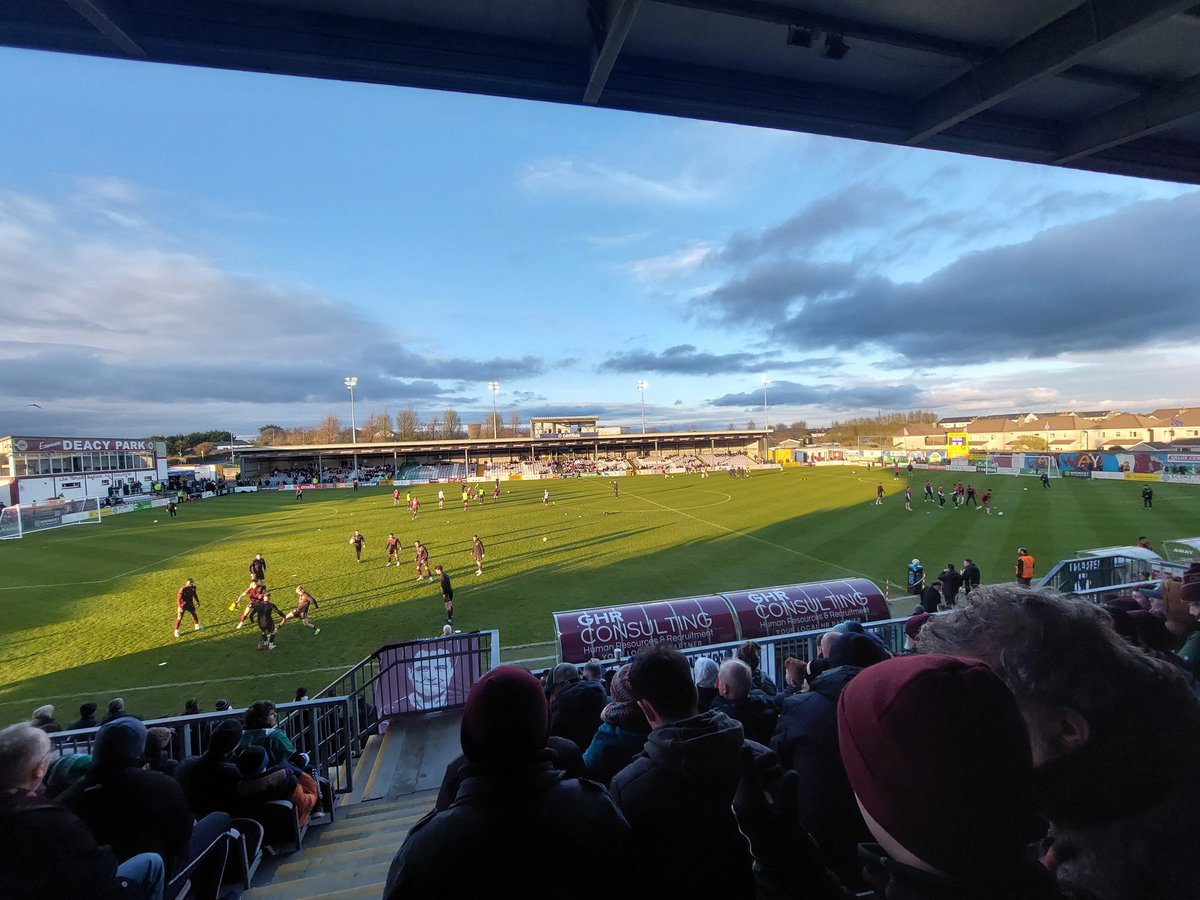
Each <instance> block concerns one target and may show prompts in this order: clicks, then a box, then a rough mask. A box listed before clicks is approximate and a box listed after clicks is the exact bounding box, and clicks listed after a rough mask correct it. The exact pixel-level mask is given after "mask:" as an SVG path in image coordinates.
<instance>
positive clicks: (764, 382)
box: [762, 375, 771, 428]
mask: <svg viewBox="0 0 1200 900" xmlns="http://www.w3.org/2000/svg"><path fill="white" fill-rule="evenodd" d="M770 384H771V378H770V376H769V375H764V376H763V377H762V386H763V427H764V428H765V427H766V426H767V421H766V420H767V387H768V386H769V385H770Z"/></svg>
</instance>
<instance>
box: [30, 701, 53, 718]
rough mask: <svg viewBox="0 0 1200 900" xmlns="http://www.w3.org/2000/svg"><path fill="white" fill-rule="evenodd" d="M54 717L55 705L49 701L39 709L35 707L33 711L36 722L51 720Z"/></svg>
mask: <svg viewBox="0 0 1200 900" xmlns="http://www.w3.org/2000/svg"><path fill="white" fill-rule="evenodd" d="M53 718H54V707H53V705H51V704H49V703H47V704H46V705H45V706H39V707H38V708H37V709H35V710H34V711H33V720H34V721H35V722H37V721H42V722H49V721H50V720H51V719H53Z"/></svg>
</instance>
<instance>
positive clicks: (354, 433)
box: [343, 375, 358, 481]
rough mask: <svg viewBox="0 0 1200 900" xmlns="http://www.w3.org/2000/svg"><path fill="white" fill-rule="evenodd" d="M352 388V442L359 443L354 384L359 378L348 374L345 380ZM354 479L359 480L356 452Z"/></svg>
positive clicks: (347, 385)
mask: <svg viewBox="0 0 1200 900" xmlns="http://www.w3.org/2000/svg"><path fill="white" fill-rule="evenodd" d="M343 383H344V384H345V385H346V387H348V388H349V389H350V443H351V444H357V443H358V428H357V427H356V426H355V423H354V386H355V385H356V384H358V378H357V377H355V376H354V375H347V376H346V380H345V381H344V382H343ZM354 480H355V481H358V453H357V451H356V452H355V453H354Z"/></svg>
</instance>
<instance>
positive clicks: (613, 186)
mask: <svg viewBox="0 0 1200 900" xmlns="http://www.w3.org/2000/svg"><path fill="white" fill-rule="evenodd" d="M517 184H518V185H519V186H520V187H522V188H524V189H525V190H527V191H530V192H531V193H535V194H566V195H578V196H582V197H585V198H587V199H590V200H599V201H603V202H606V203H612V204H617V205H622V204H645V203H653V204H665V205H669V206H693V205H700V204H705V203H709V202H711V201H712V200H714V199H716V198H717V197H718V196H719V195H720V193H721V191H720V188H719V186H718V184H717V183H716V182H714V181H712V180H710V179H706V178H700V177H697V176H696V175H694V174H691V173H689V172H686V171H685V172H681V173H679V174H677V175H674V176H672V177H669V178H653V177H650V176H646V175H639V174H637V173H635V172H631V171H629V170H627V169H617V168H613V167H610V166H605V165H601V164H599V163H588V162H579V161H576V160H570V159H543V160H539V161H538V162H535V163H532V164H530V165H529V166H527V167H526V169H525V171H524V172H522V173H521V175H520V177H519V178H518V179H517Z"/></svg>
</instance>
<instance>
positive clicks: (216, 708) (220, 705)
mask: <svg viewBox="0 0 1200 900" xmlns="http://www.w3.org/2000/svg"><path fill="white" fill-rule="evenodd" d="M231 708H232V707H230V705H229V701H228V700H226V699H224V698H222V699H220V700H218V701H217V702H216V703H214V704H213V712H225V710H227V709H231Z"/></svg>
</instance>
